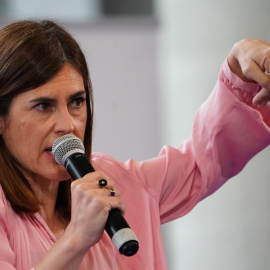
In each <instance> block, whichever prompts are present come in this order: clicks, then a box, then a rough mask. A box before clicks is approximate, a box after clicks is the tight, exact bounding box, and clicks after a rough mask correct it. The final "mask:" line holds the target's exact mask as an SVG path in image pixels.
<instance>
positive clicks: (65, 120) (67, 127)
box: [55, 108, 74, 134]
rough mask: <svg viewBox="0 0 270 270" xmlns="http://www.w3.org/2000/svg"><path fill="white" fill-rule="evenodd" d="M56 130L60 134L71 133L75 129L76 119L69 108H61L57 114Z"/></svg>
mask: <svg viewBox="0 0 270 270" xmlns="http://www.w3.org/2000/svg"><path fill="white" fill-rule="evenodd" d="M55 117H56V120H55V132H56V133H58V134H70V133H72V132H73V131H74V121H73V117H72V115H71V114H70V113H69V111H68V109H67V108H65V109H61V110H59V111H58V113H57V114H55Z"/></svg>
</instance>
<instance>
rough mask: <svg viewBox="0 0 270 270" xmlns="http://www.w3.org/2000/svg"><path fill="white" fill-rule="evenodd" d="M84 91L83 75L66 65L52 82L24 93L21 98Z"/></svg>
mask: <svg viewBox="0 0 270 270" xmlns="http://www.w3.org/2000/svg"><path fill="white" fill-rule="evenodd" d="M82 90H85V89H84V83H83V77H82V75H81V74H80V73H78V72H77V71H76V69H74V68H73V67H72V66H71V65H70V64H65V65H64V67H63V68H62V69H61V70H60V71H59V72H58V73H57V74H56V75H55V76H54V77H53V78H52V79H51V80H49V81H48V82H46V83H45V84H43V85H41V86H39V87H37V88H35V89H33V90H30V91H27V92H24V93H22V94H20V95H19V96H24V97H27V96H28V97H29V96H32V97H35V96H40V95H44V96H48V95H49V96H51V95H52V96H56V95H59V94H65V95H72V94H73V93H74V92H77V91H82Z"/></svg>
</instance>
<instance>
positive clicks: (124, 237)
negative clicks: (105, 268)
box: [52, 134, 139, 256]
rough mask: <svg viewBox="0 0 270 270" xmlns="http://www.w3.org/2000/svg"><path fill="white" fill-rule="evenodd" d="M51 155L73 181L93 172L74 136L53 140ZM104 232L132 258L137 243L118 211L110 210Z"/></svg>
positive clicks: (136, 249)
mask: <svg viewBox="0 0 270 270" xmlns="http://www.w3.org/2000/svg"><path fill="white" fill-rule="evenodd" d="M52 154H53V157H54V159H55V161H56V162H57V163H58V164H60V165H62V166H64V167H65V168H66V170H67V171H68V173H69V175H70V176H71V178H72V179H73V180H76V179H78V178H82V177H83V176H84V175H86V174H88V173H90V172H94V171H95V170H94V168H93V166H92V165H91V163H90V162H89V160H88V159H87V157H86V156H85V148H84V145H83V142H82V141H81V140H80V139H79V138H77V137H76V136H74V135H71V134H66V135H64V136H62V137H60V138H58V139H57V140H55V142H54V143H53V146H52ZM105 230H106V232H107V233H108V235H109V236H110V237H111V239H112V241H113V243H114V245H115V246H116V248H117V249H118V250H119V252H120V253H121V254H123V255H125V256H132V255H134V254H135V253H136V252H137V251H138V249H139V241H138V239H137V237H136V235H135V233H134V232H133V231H132V230H131V228H130V227H129V225H128V223H127V222H126V220H125V219H124V217H123V215H122V213H121V212H120V210H119V209H111V210H110V212H109V216H108V219H107V221H106V225H105Z"/></svg>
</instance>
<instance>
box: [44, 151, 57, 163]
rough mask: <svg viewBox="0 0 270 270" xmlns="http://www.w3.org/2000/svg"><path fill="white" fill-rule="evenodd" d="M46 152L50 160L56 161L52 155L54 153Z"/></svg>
mask: <svg viewBox="0 0 270 270" xmlns="http://www.w3.org/2000/svg"><path fill="white" fill-rule="evenodd" d="M45 153H46V155H47V157H48V158H49V159H50V160H53V161H55V160H54V157H53V155H52V153H49V152H45Z"/></svg>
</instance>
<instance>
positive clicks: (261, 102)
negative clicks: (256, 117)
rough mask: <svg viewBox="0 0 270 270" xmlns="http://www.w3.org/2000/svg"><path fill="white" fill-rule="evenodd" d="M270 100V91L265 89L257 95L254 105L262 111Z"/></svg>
mask: <svg viewBox="0 0 270 270" xmlns="http://www.w3.org/2000/svg"><path fill="white" fill-rule="evenodd" d="M269 100H270V90H268V89H266V88H263V89H262V90H261V91H260V92H259V93H258V94H256V95H255V97H254V98H253V101H252V103H253V104H254V105H255V106H257V107H258V108H260V109H261V108H263V107H264V106H265V105H266V104H267V102H268V101H269Z"/></svg>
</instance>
